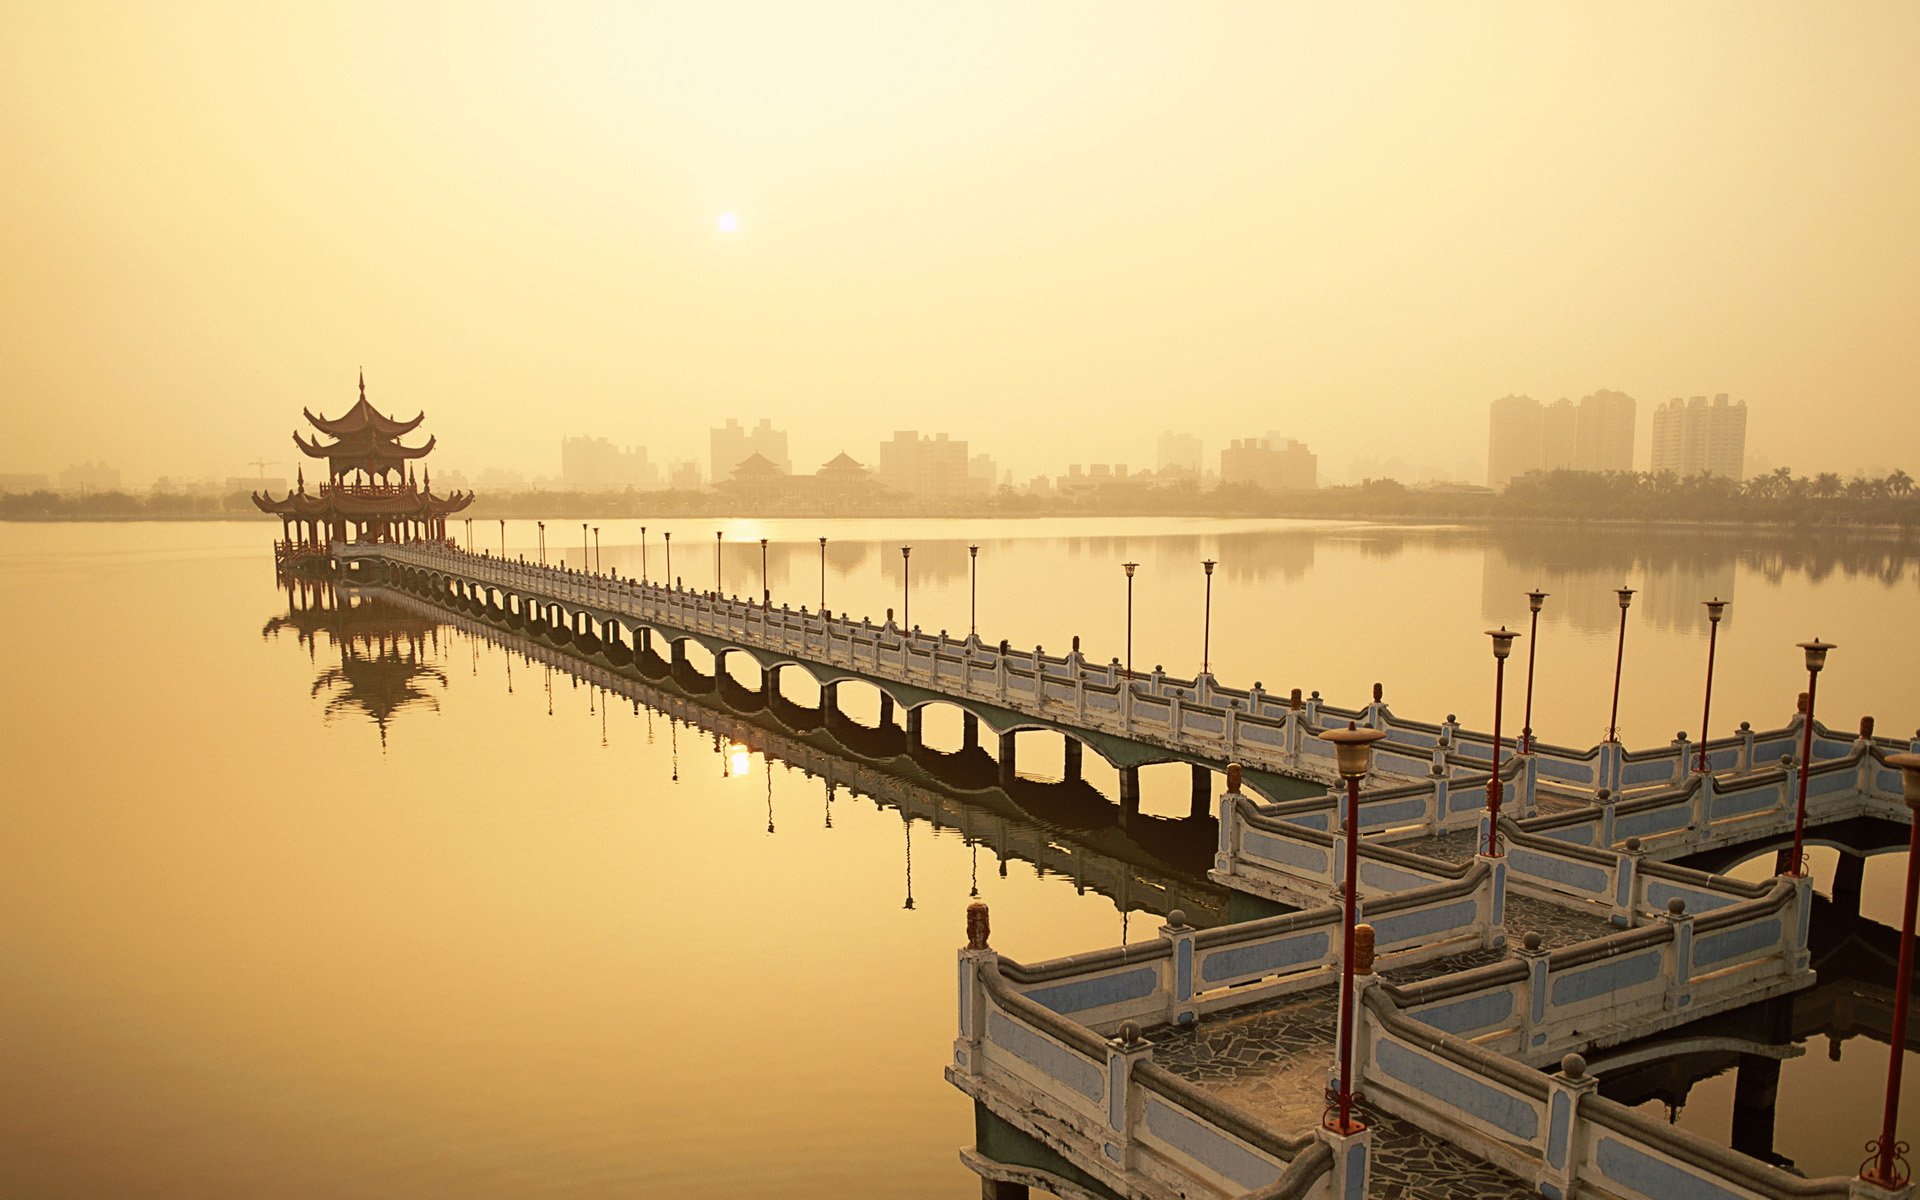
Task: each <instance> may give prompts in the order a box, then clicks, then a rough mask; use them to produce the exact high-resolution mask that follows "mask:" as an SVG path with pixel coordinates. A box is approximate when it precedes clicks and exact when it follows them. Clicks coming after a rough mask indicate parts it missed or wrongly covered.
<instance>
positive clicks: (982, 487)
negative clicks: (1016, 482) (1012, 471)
mask: <svg viewBox="0 0 1920 1200" xmlns="http://www.w3.org/2000/svg"><path fill="white" fill-rule="evenodd" d="M967 481H968V482H969V483H971V484H972V485H973V490H974V491H976V492H991V491H993V490H994V489H995V488H997V487H999V486H1000V472H999V469H998V468H996V467H995V466H994V465H993V455H991V454H976V455H974V456H973V457H972V458H970V459H968V460H967Z"/></svg>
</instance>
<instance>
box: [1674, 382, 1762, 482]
mask: <svg viewBox="0 0 1920 1200" xmlns="http://www.w3.org/2000/svg"><path fill="white" fill-rule="evenodd" d="M1746 457H1747V402H1746V401H1745V400H1742V401H1740V402H1739V403H1738V404H1730V403H1728V401H1727V394H1726V393H1725V392H1721V393H1719V394H1718V395H1716V396H1715V397H1714V398H1713V403H1711V404H1709V403H1707V398H1706V397H1705V396H1695V397H1694V398H1693V399H1691V400H1687V401H1682V400H1681V399H1680V398H1679V397H1678V396H1675V397H1674V398H1673V399H1671V400H1669V401H1667V402H1666V403H1665V404H1662V405H1661V406H1660V407H1659V408H1656V409H1654V410H1653V470H1655V471H1672V472H1674V473H1676V474H1679V475H1698V474H1699V473H1700V472H1702V471H1705V472H1707V473H1709V474H1712V475H1720V476H1724V477H1725V478H1728V479H1744V478H1746V475H1745V474H1744V471H1745V468H1746Z"/></svg>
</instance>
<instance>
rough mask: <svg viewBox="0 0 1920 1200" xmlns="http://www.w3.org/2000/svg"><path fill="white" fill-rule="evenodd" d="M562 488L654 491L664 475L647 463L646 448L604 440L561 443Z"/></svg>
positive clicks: (565, 441)
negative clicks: (624, 445)
mask: <svg viewBox="0 0 1920 1200" xmlns="http://www.w3.org/2000/svg"><path fill="white" fill-rule="evenodd" d="M560 486H562V487H564V488H567V489H568V490H570V491H576V492H617V491H622V490H624V489H626V488H639V489H641V490H644V491H651V490H653V489H654V488H657V487H659V486H660V472H658V471H656V470H655V469H654V467H653V464H652V463H650V462H648V461H647V451H646V447H644V446H627V447H620V446H616V445H614V444H613V443H612V442H609V441H608V440H607V439H605V438H603V437H570V438H562V439H561V440H560Z"/></svg>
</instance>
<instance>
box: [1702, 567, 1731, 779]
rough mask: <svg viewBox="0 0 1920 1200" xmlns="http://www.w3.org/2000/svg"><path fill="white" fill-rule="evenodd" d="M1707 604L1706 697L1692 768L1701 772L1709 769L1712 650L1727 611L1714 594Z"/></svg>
mask: <svg viewBox="0 0 1920 1200" xmlns="http://www.w3.org/2000/svg"><path fill="white" fill-rule="evenodd" d="M1701 603H1702V604H1705V605H1706V606H1707V699H1706V702H1705V703H1704V704H1702V705H1701V706H1700V763H1699V765H1698V766H1696V767H1694V770H1696V771H1699V772H1702V773H1703V774H1704V773H1705V772H1706V771H1707V770H1708V769H1709V768H1708V763H1707V717H1708V716H1709V715H1711V714H1712V712H1713V651H1714V646H1715V643H1717V642H1718V641H1719V640H1720V617H1721V615H1722V614H1723V613H1725V612H1726V611H1727V602H1726V601H1725V600H1722V599H1721V598H1720V597H1718V596H1715V597H1714V598H1713V599H1711V600H1703V601H1701Z"/></svg>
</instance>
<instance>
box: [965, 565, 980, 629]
mask: <svg viewBox="0 0 1920 1200" xmlns="http://www.w3.org/2000/svg"><path fill="white" fill-rule="evenodd" d="M967 635H968V636H969V637H978V636H979V635H980V547H979V546H968V547H967Z"/></svg>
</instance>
